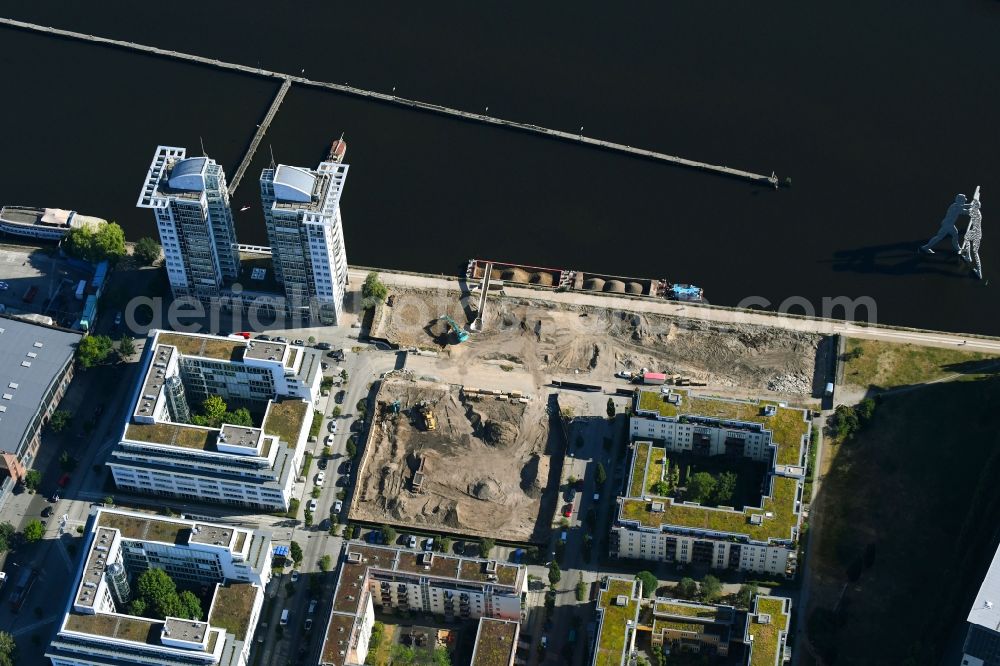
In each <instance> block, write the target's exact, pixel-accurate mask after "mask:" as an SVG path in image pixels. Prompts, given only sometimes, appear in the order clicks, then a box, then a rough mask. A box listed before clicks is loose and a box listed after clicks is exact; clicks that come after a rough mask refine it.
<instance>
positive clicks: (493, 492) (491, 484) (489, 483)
mask: <svg viewBox="0 0 1000 666" xmlns="http://www.w3.org/2000/svg"><path fill="white" fill-rule="evenodd" d="M469 494H470V495H472V496H473V497H475V498H476V499H477V500H482V501H483V502H501V503H502V502H503V501H504V496H505V494H504V492H503V488H501V487H500V483H499V482H497V480H496V479H492V478H489V477H487V478H485V479H477V480H476V481H473V482H472V483H470V484H469Z"/></svg>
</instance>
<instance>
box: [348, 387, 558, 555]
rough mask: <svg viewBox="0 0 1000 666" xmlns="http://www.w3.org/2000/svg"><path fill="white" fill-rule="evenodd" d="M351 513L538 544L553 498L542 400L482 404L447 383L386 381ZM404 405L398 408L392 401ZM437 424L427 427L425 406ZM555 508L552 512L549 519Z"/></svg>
mask: <svg viewBox="0 0 1000 666" xmlns="http://www.w3.org/2000/svg"><path fill="white" fill-rule="evenodd" d="M377 400H378V403H379V412H378V415H377V417H376V420H375V422H374V423H373V425H372V427H371V430H370V435H369V440H368V442H367V444H366V446H365V457H364V460H363V461H362V464H361V467H360V469H359V475H358V483H357V487H356V489H355V497H354V501H353V502H352V506H351V513H350V517H351V518H352V519H355V520H365V521H371V522H375V523H386V524H390V525H394V526H395V527H396V528H397V529H398V530H399V531H400V532H403V533H405V532H406V530H407V528H408V527H414V526H416V527H423V528H425V529H431V530H435V531H443V532H453V533H456V534H460V535H469V536H489V537H492V538H497V539H504V540H510V541H539V540H541V539H543V538H544V536H545V533H546V532H547V531H548V529H549V519H550V518H551V515H549V516H548V517H547V518H545V517H543V518H540V517H539V516H540V515H541V509H542V505H543V500H544V501H545V502H544V503H545V504H546V506H547V505H548V504H550V503H552V502H554V501H555V500H554V497H555V495H554V491H549V492H548V493H545V492H544V491H543V489H544V488H545V487H546V486H549V485H552V486H553V487H554V486H555V485H556V484H554V483H551V484H550V480H549V476H550V472H551V471H552V470H551V469H550V458H549V456H548V455H546V454H545V451H546V446H547V442H548V438H549V436H550V432H549V427H548V415H547V413H546V409H545V400H544V398H541V399H540V398H538V397H537V396H535V397H533V398H532V399H530V400H529V401H528V402H527V403H524V402H518V401H517V399H516V397H515V398H514V399H513V402H512V401H511V398H510V397H504V399H498V397H497V396H486V397H482V398H478V397H476V396H472V395H470V394H467V393H465V392H464V391H463V390H461V389H459V388H457V387H453V386H449V385H447V384H437V383H431V382H426V381H413V380H410V379H404V378H392V379H389V380H387V381H386V382H385V383H384V384H383V385H382V387H381V388H380V390H379V393H378V398H377ZM397 400H398V401H399V411H398V412H394V410H393V408H392V407H391V405H392V404H393V403H394V402H395V401H397ZM423 402H426V403H428V404H429V405H430V406H431V409H432V411H433V414H434V418H435V419H436V421H437V427H436V429H435V430H432V431H431V430H428V429H427V426H426V419H425V418H424V416H423V415H422V414H421V409H420V407H419V405H420V404H421V403H423ZM551 511H552V509H551V507H549V508H548V512H549V514H551Z"/></svg>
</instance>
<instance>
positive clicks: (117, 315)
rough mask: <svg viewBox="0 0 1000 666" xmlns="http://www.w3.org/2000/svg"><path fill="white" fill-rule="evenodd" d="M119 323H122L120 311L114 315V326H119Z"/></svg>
mask: <svg viewBox="0 0 1000 666" xmlns="http://www.w3.org/2000/svg"><path fill="white" fill-rule="evenodd" d="M121 325H122V313H121V312H119V313H117V314H116V315H115V326H121Z"/></svg>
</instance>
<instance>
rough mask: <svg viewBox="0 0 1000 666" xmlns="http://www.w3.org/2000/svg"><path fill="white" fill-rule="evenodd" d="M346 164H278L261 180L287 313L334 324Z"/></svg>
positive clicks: (342, 284) (339, 297) (340, 294)
mask: <svg viewBox="0 0 1000 666" xmlns="http://www.w3.org/2000/svg"><path fill="white" fill-rule="evenodd" d="M347 169H348V165H346V164H342V163H340V162H322V163H320V165H319V166H318V167H317V168H316V169H306V168H301V167H294V166H288V165H285V164H281V165H278V167H277V168H272V169H265V170H264V171H263V173H262V174H261V177H260V195H261V203H262V205H263V209H264V220H265V222H266V225H267V238H268V242H269V243H270V245H271V256H272V260H273V264H274V275H275V279H276V280H277V282H278V283H279V284H280V285H282V286H283V288H284V291H285V299H286V308H287V310H288V313H289V315H291V316H293V317H295V318H299V317H303V318H309V319H311V318H314V317H315V318H318V319H319V321H320V322H321V323H323V324H329V325H336V324H337V323H338V322H339V321H340V319H341V315H342V312H343V307H344V291H345V289H346V286H347V253H346V250H345V248H344V229H343V223H342V220H341V216H340V197H341V194H342V192H343V190H344V182H345V180H346V178H347Z"/></svg>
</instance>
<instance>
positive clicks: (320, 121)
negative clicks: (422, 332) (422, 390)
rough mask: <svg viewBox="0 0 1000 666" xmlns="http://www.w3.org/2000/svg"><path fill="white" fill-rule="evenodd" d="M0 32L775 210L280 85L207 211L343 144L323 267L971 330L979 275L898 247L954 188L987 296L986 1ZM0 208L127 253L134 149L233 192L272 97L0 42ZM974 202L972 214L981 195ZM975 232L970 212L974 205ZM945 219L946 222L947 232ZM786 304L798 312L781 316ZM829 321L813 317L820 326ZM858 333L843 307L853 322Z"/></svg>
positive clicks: (295, 14)
mask: <svg viewBox="0 0 1000 666" xmlns="http://www.w3.org/2000/svg"><path fill="white" fill-rule="evenodd" d="M2 12H3V14H4V15H6V16H9V17H11V18H18V19H22V20H26V21H32V22H36V23H41V24H44V25H51V26H56V27H62V28H67V29H72V30H78V31H81V32H88V33H94V34H100V35H103V36H108V37H117V38H126V39H129V40H132V41H136V42H142V43H147V44H151V45H156V46H161V47H166V48H171V49H174V50H178V51H185V52H191V53H197V54H201V55H206V56H211V57H215V58H219V59H222V60H228V61H233V62H239V63H243V64H246V65H250V66H258V65H259V66H261V67H264V68H267V69H271V70H275V71H281V72H288V73H302V72H303V70H304V74H305V75H306V76H308V77H310V78H313V79H318V80H326V81H335V82H344V83H350V84H351V85H355V86H359V87H363V88H368V89H372V90H379V91H384V92H390V91H392V90H393V89H395V91H396V93H397V94H399V95H401V96H407V97H412V98H416V99H421V100H426V101H431V102H435V103H439V104H445V105H449V106H454V107H457V108H460V109H466V110H470V111H476V112H479V111H483V110H485V109H486V108H487V107H488V108H489V113H490V114H491V115H496V116H499V117H503V118H508V119H511V120H518V121H524V122H531V123H535V124H538V125H543V126H547V127H552V128H556V129H563V130H567V131H572V132H578V131H580V128H581V127H582V128H583V132H584V133H586V134H587V135H590V136H594V137H599V138H604V139H608V140H612V141H618V142H621V143H625V144H629V145H634V146H642V147H645V148H649V149H653V150H658V151H663V152H667V153H671V154H676V155H681V156H684V157H688V158H691V159H696V160H701V161H706V162H712V163H717V164H723V165H728V166H732V167H736V168H741V169H746V170H750V171H756V172H763V173H770V172H771V171H772V170H774V171H776V172H777V173H778V175H779V176H780V177H781V178H785V177H786V176H787V177H790V178H791V179H792V186H791V188H788V189H782V190H780V191H774V190H768V189H766V188H761V187H757V186H751V185H749V184H746V183H742V182H739V181H734V180H728V179H725V178H721V177H718V176H713V175H709V174H704V173H698V172H692V171H687V170H684V169H681V168H677V167H671V166H665V165H662V164H656V163H652V162H649V161H645V160H642V159H636V158H632V157H626V156H621V155H616V154H612V153H608V152H604V151H601V150H597V149H591V148H585V147H581V146H577V145H572V144H568V143H562V142H559V141H554V140H549V139H544V138H539V137H533V136H529V135H525V134H521V133H517V132H513V131H508V130H502V129H498V128H492V127H485V126H481V125H477V124H473V123H468V122H463V121H455V120H450V119H446V118H442V117H437V116H433V115H428V114H424V113H420V112H414V111H407V110H403V109H399V108H395V107H390V106H385V105H380V104H373V103H369V102H364V101H361V100H358V99H354V98H350V97H346V96H342V95H338V94H334V93H327V92H319V91H313V90H303V89H298V88H293V89H292V91H291V92H290V93H289V95H288V96H287V97H286V99H285V102H284V104H283V105H282V107H281V110H280V111H279V113H278V115H277V118H276V119H275V121H274V123H273V124H272V126H271V129H270V130H269V131H268V133H267V135H266V137H265V138H264V141H263V142H262V145H261V149H260V151H258V153H257V156H256V158H255V160H254V163H253V164H252V165H251V168H250V169H249V170H248V172H247V175H246V177H245V178H244V180H243V183H242V185H241V186H240V189H239V191H238V192H237V193H236V195H235V196H234V208H235V209H238V208H239V207H240V206H243V205H250V206H251V209H250V210H248V211H247V212H245V213H238V212H237V213H236V216H237V224H238V234H239V237H240V241H241V242H244V243H265V242H266V239H265V235H264V227H263V217H262V215H261V212H260V203H259V194H258V189H257V188H258V185H257V178H258V177H259V174H260V170H261V169H262V168H263V167H264V166H265V165H266V164H267V162H269V161H270V150H273V153H274V157H275V159H276V160H277V161H279V162H284V163H290V164H298V165H305V166H314V165H315V164H316V163H317V162H318V161H319V159H320V158H321V157H322V156H323V155H324V154H325V151H326V149H327V147H328V146H329V143H330V141H331V140H332V139H334V138H336V137H338V136H339V135H340V134H341V132H344V133H345V138H346V139H347V142H348V146H349V147H348V152H347V159H346V161H347V162H348V163H350V165H351V170H350V173H349V177H348V181H347V186H346V190H345V194H344V198H343V202H342V209H343V214H344V229H345V234H346V239H347V252H348V258H349V260H350V261H351V263H354V264H362V265H372V266H384V267H392V268H400V269H410V270H418V271H425V272H432V273H452V274H453V273H455V272H456V271H458V270H460V268H461V267H462V266H463V265H464V262H465V261H466V260H467V259H468V258H470V257H483V258H490V259H496V260H504V261H513V262H519V263H526V264H534V265H542V266H550V267H557V268H575V269H581V270H590V271H595V272H604V273H611V274H618V275H626V276H638V277H657V278H660V277H662V278H667V279H670V280H674V281H680V282H693V283H695V284H698V285H700V286H702V287H704V289H705V293H706V295H707V297H708V298H709V300H710V301H712V302H714V303H718V304H724V305H735V304H737V303H740V302H741V301H743V300H744V299H746V298H748V297H756V298H757V299H758V302H760V301H767V302H770V303H771V304H772V307H776V306H778V304H780V303H781V302H783V301H785V300H786V299H788V298H795V297H798V298H799V299H805V300H806V301H808V302H810V303H812V304H814V305H813V307H814V309H815V311H816V312H821V310H822V308H821V305H820V303H821V299H822V298H824V297H827V298H835V297H847V298H852V299H854V298H861V297H870V298H871V299H873V301H874V302H875V303H876V305H877V320H878V321H879V322H881V323H890V324H897V325H907V326H919V327H926V328H935V329H942V330H953V331H969V332H977V333H987V334H993V335H998V334H1000V311H998V308H997V304H998V294H1000V280H994V281H993V284H991V285H986V284H983V283H980V282H978V281H976V280H974V279H972V278H971V277H969V272H968V270H967V269H966V268H965V267H964V266H963V265H962V264H961V263H960V262H959V261H958V260H957V259H955V258H953V257H949V256H948V253H947V252H945V251H944V250H945V248H944V246H942V248H941V249H942V251H941V252H939V253H938V254H937V255H935V256H934V257H924V256H920V255H918V254H917V253H916V248H917V246H918V245H919V244H920V243H921V242H923V241H924V240H926V239H927V238H928V237H930V236H931V235H933V233H934V232H935V231H936V230H937V227H938V223H939V221H940V219H941V217H942V215H943V214H944V211H945V209H946V208H947V206H948V204H949V203H950V202H951V200H952V198H953V196H954V195H955V194H956V193H957V192H965V193H966V194H970V195H971V193H972V190H973V189H974V187H975V186H976V185H982V187H983V202H984V205H983V214H984V241H983V248H982V252H981V255H982V259H983V263H984V265H985V268H986V275H987V277H988V278H989V277H991V276H1000V232H994V231H992V229H993V226H992V223H993V221H994V220H1000V166H998V157H1000V124H998V123H997V120H996V118H997V117H1000V84H998V78H997V76H996V72H998V71H1000V39H997V35H1000V2H994V1H987V0H951V1H949V2H941V1H939V0H908V1H907V2H902V1H901V0H898V1H891V0H868V1H867V2H864V3H822V4H819V3H804V2H799V1H795V0H774V1H772V2H744V1H734V0H691V1H689V2H668V1H660V2H648V3H618V4H615V3H610V4H609V3H598V2H574V3H568V2H567V3H537V2H529V1H526V0H516V1H514V2H507V3H498V2H476V3H470V2H458V1H455V2H439V3H404V2H393V3H377V2H376V3H353V4H352V3H275V2H269V3H265V2H257V1H254V2H241V3H236V2H223V3H207V4H201V5H199V6H198V8H197V11H192V8H191V5H189V4H176V3H134V2H126V1H124V0H110V1H105V2H101V3H28V2H11V3H5V4H4V6H3V9H2ZM0 71H2V72H3V81H4V86H3V89H2V92H0V98H2V99H0V127H3V129H4V138H3V142H2V143H0V158H2V159H0V203H2V204H20V205H32V206H55V207H63V208H71V209H74V210H79V211H81V212H83V213H87V214H92V215H98V216H101V217H105V218H109V219H115V220H117V221H118V222H119V223H121V224H122V226H123V227H125V230H126V233H127V235H128V236H129V237H130V238H132V239H135V238H138V237H141V236H143V235H150V234H152V235H155V228H154V224H153V216H152V214H151V213H150V211H148V210H138V209H136V208H135V201H136V199H137V198H138V194H139V188H140V185H141V183H142V181H143V177H144V175H145V171H146V168H147V167H148V164H149V161H150V159H151V156H152V154H153V151H154V149H155V148H156V146H157V145H158V144H173V145H181V146H186V147H187V148H188V149H189V151H193V152H195V153H198V152H200V148H199V140H201V141H203V142H204V145H205V149H206V151H207V152H208V154H209V155H211V156H212V157H214V158H215V159H217V160H218V161H219V162H220V163H222V164H223V165H224V167H225V168H226V170H227V172H228V173H230V174H231V173H233V172H234V171H235V168H236V165H237V164H238V162H239V160H240V158H241V156H242V153H243V151H244V150H245V148H246V146H247V144H248V143H249V140H250V137H251V136H252V134H253V132H254V131H255V129H256V123H258V122H260V120H261V119H262V118H263V116H264V113H265V112H266V110H267V107H268V105H269V104H270V101H271V97H272V96H273V94H274V92H275V91H276V89H277V86H276V84H275V83H273V82H271V81H267V80H262V79H256V78H254V77H249V76H242V75H236V74H231V73H226V72H221V71H216V70H212V69H209V68H205V67H200V66H194V65H189V64H183V63H179V62H174V61H169V60H164V59H157V58H150V57H147V56H142V55H138V54H134V53H129V52H125V51H119V50H115V49H108V48H104V47H99V46H93V45H89V44H83V43H78V42H74V41H68V40H61V39H54V38H50V37H45V36H40V35H35V34H30V33H26V32H21V31H17V30H11V29H0ZM994 201H996V202H997V205H996V207H994V206H993V202H994ZM994 211H996V212H995V213H994ZM963 223H964V221H963ZM794 311H801V308H799V309H797V310H794ZM832 314H833V315H834V316H842V315H839V314H838V312H834V313H832ZM861 314H862V315H863V314H864V311H863V310H862V311H861Z"/></svg>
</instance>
